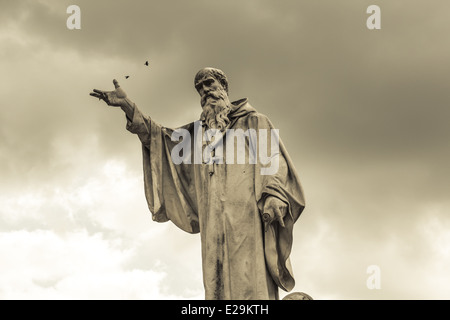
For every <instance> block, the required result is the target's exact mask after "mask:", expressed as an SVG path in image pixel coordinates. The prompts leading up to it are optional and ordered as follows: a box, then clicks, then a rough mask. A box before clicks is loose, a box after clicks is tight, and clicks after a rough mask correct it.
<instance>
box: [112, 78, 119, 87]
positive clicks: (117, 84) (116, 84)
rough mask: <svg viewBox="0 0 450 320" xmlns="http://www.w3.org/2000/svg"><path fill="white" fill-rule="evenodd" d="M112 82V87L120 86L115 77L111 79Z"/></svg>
mask: <svg viewBox="0 0 450 320" xmlns="http://www.w3.org/2000/svg"><path fill="white" fill-rule="evenodd" d="M113 83H114V88H116V89H117V88H119V87H120V85H119V81H117V80H116V79H114V80H113Z"/></svg>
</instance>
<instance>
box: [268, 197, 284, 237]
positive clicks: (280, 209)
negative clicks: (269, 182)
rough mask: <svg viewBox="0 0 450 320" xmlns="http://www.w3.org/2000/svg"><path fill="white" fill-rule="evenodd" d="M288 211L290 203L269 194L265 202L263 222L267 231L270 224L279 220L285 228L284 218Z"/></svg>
mask: <svg viewBox="0 0 450 320" xmlns="http://www.w3.org/2000/svg"><path fill="white" fill-rule="evenodd" d="M287 211H288V205H287V204H286V203H285V202H284V201H281V200H280V199H278V198H277V197H274V196H268V197H267V198H266V200H265V202H264V208H263V215H262V218H263V222H264V225H265V228H264V229H265V230H266V231H267V228H268V226H269V225H270V224H271V223H272V222H274V221H276V220H278V222H279V223H280V225H281V226H282V227H283V228H284V221H283V218H284V216H285V215H286V213H287Z"/></svg>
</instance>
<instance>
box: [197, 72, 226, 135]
mask: <svg viewBox="0 0 450 320" xmlns="http://www.w3.org/2000/svg"><path fill="white" fill-rule="evenodd" d="M194 83H195V89H197V92H198V93H199V94H200V104H201V106H202V108H203V112H202V114H201V117H200V120H202V121H203V122H204V123H205V124H206V126H207V127H208V128H210V129H219V130H221V131H224V130H225V129H226V128H227V127H228V125H229V123H230V120H229V119H228V113H230V110H231V103H230V100H229V99H228V80H227V77H226V76H225V73H224V72H223V71H222V70H219V69H216V68H203V69H201V70H200V71H199V72H197V74H196V75H195V80H194Z"/></svg>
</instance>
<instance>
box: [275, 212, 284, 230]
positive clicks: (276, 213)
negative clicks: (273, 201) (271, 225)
mask: <svg viewBox="0 0 450 320" xmlns="http://www.w3.org/2000/svg"><path fill="white" fill-rule="evenodd" d="M273 211H274V212H275V216H276V217H277V220H278V222H279V223H280V225H281V226H282V227H283V228H284V227H285V226H284V221H283V213H282V212H281V210H280V209H279V208H275V209H274V210H273Z"/></svg>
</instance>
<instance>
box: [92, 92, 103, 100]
mask: <svg viewBox="0 0 450 320" xmlns="http://www.w3.org/2000/svg"><path fill="white" fill-rule="evenodd" d="M89 95H90V96H93V97H96V98H99V99H102V98H103V96H102V95H101V94H100V93H96V92H91V93H89Z"/></svg>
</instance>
